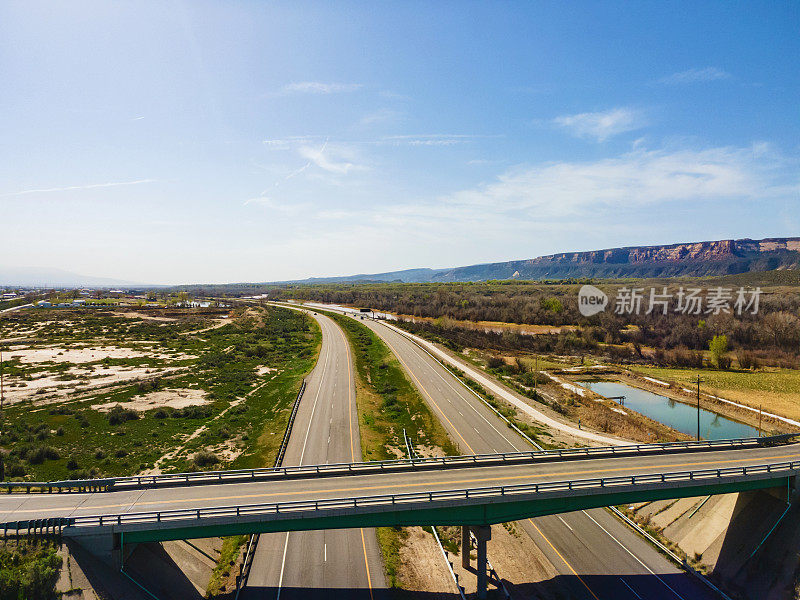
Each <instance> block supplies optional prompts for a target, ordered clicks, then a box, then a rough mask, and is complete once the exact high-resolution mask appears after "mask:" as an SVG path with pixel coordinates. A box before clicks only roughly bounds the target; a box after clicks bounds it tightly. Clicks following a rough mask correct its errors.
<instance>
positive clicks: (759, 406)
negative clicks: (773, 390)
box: [758, 404, 764, 437]
mask: <svg viewBox="0 0 800 600" xmlns="http://www.w3.org/2000/svg"><path fill="white" fill-rule="evenodd" d="M763 406H764V405H763V404H759V405H758V437H761V409H762V407H763Z"/></svg>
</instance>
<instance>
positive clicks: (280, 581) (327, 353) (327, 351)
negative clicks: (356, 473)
mask: <svg viewBox="0 0 800 600" xmlns="http://www.w3.org/2000/svg"><path fill="white" fill-rule="evenodd" d="M330 355H331V348H330V343H329V344H327V345H326V346H325V362H324V363H323V365H322V374H321V375H320V377H319V387H317V393H316V395H315V396H314V404H313V406H312V407H311V417H310V418H309V420H308V429H306V436H305V438H304V439H303V449H302V451H301V452H300V463H299V464H300V465H302V464H303V457H304V456H305V454H306V445H307V444H308V434H309V432H310V431H311V423H313V422H314V413H315V412H316V410H317V400H319V393H320V391H321V390H322V382H323V381H324V380H325V371H326V370H327V369H328V360H329V359H330ZM288 549H289V532H288V531H287V532H286V541H285V542H284V544H283V559H282V560H281V575H280V578H279V579H278V593H277V595H276V596H275V600H279V599H280V597H281V589H282V586H283V573H284V570H285V568H286V551H287V550H288Z"/></svg>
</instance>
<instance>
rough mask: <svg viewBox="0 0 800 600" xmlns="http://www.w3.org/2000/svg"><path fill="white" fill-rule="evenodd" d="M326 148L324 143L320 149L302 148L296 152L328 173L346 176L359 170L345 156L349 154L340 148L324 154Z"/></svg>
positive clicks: (326, 143) (326, 144) (326, 145)
mask: <svg viewBox="0 0 800 600" xmlns="http://www.w3.org/2000/svg"><path fill="white" fill-rule="evenodd" d="M327 147H328V142H327V141H326V142H325V143H324V144H323V145H322V148H314V147H312V146H303V147H301V148H299V149H298V152H299V154H300V156H302V157H303V158H305V159H307V160H308V161H309V162H310V163H313V164H314V165H316V166H317V167H319V168H320V169H322V170H323V171H327V172H328V173H334V174H337V175H347V173H349V172H350V171H351V170H353V169H357V168H359V167H358V166H357V165H356V164H355V163H354V162H352V161H351V160H350V158H349V157H348V156H347V154H350V153H349V152H346V151H344V150H343V149H342V148H333V149H331V150H330V151H328V152H326V149H327Z"/></svg>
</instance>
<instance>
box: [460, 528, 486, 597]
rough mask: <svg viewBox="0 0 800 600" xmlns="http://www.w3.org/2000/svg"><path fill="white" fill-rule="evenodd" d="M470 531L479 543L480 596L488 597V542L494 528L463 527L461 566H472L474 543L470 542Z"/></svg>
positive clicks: (476, 566)
mask: <svg viewBox="0 0 800 600" xmlns="http://www.w3.org/2000/svg"><path fill="white" fill-rule="evenodd" d="M470 531H472V535H474V536H475V541H476V543H477V546H478V547H477V551H478V552H477V554H478V559H477V565H475V573H476V575H477V576H478V598H481V599H483V598H486V594H487V593H488V583H489V564H488V561H487V559H486V542H488V541H489V540H490V539H492V528H491V526H490V525H477V526H472V527H466V526H463V527H461V566H463V567H464V568H465V569H469V568H470V557H469V555H470V551H471V550H472V544H471V543H470V535H469V534H470Z"/></svg>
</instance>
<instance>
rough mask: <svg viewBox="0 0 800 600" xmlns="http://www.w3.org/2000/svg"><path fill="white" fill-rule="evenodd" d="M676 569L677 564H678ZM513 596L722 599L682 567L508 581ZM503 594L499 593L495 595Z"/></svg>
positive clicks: (577, 599) (582, 599)
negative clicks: (658, 571) (535, 580)
mask: <svg viewBox="0 0 800 600" xmlns="http://www.w3.org/2000/svg"><path fill="white" fill-rule="evenodd" d="M676 569H677V567H676ZM505 585H506V588H507V589H508V591H509V593H510V594H511V597H512V598H525V599H530V600H596V599H597V600H618V599H624V600H628V599H631V600H636V599H637V598H642V599H646V600H679V599H680V598H683V599H685V600H719V597H718V596H717V595H715V594H714V593H713V592H712V591H711V590H710V589H709V588H707V587H705V585H704V584H702V583H700V582H699V581H698V580H697V579H696V578H694V576H692V575H689V574H688V573H685V572H682V571H680V572H679V571H675V572H672V573H659V574H658V576H657V577H656V576H654V575H649V574H644V575H643V574H638V573H637V574H622V575H592V574H583V573H581V574H580V576H576V575H558V576H556V577H553V578H552V579H548V580H545V581H540V582H531V583H516V584H513V583H511V582H509V581H506V582H505ZM495 597H496V598H500V597H501V596H500V595H497V596H495Z"/></svg>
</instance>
